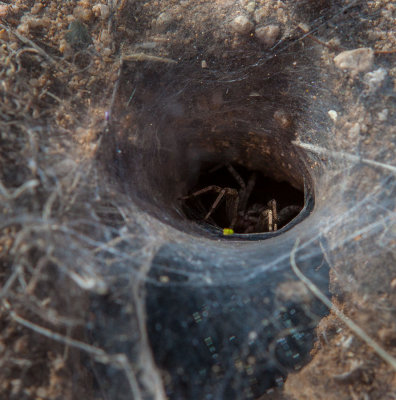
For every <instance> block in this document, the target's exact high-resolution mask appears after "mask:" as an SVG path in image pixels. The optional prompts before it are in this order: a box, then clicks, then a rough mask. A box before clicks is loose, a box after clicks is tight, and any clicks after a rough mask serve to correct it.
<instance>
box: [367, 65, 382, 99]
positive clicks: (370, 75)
mask: <svg viewBox="0 0 396 400" xmlns="http://www.w3.org/2000/svg"><path fill="white" fill-rule="evenodd" d="M385 77H386V70H385V69H384V68H378V69H377V70H375V71H373V72H367V74H365V75H364V83H365V84H366V85H367V86H368V88H369V89H368V91H369V92H370V93H374V92H375V91H376V90H377V89H379V88H380V87H381V85H382V82H383V81H384V79H385Z"/></svg>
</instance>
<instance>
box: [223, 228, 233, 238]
mask: <svg viewBox="0 0 396 400" xmlns="http://www.w3.org/2000/svg"><path fill="white" fill-rule="evenodd" d="M233 234H234V230H233V229H231V228H224V229H223V235H224V236H228V235H233Z"/></svg>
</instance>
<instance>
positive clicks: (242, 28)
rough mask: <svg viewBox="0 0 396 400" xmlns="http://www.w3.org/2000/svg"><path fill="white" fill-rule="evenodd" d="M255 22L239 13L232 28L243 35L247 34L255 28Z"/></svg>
mask: <svg viewBox="0 0 396 400" xmlns="http://www.w3.org/2000/svg"><path fill="white" fill-rule="evenodd" d="M253 26H254V25H253V22H252V21H250V20H249V18H247V17H245V16H244V15H239V16H238V17H236V18H235V19H234V20H233V21H232V23H231V27H232V29H233V30H234V31H235V32H237V33H240V34H241V35H246V34H248V33H249V32H251V30H252V29H253Z"/></svg>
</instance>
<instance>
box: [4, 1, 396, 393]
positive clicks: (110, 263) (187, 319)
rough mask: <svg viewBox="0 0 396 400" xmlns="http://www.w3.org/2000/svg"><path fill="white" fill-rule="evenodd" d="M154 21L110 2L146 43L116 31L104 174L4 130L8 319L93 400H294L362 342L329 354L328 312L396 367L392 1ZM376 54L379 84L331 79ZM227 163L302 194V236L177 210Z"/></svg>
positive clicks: (98, 151)
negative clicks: (70, 357)
mask: <svg viewBox="0 0 396 400" xmlns="http://www.w3.org/2000/svg"><path fill="white" fill-rule="evenodd" d="M157 3H158V5H157V6H155V5H150V4H149V5H147V6H144V2H140V1H135V2H134V1H130V2H111V4H109V6H110V8H111V9H112V11H113V12H114V13H115V14H114V15H115V17H114V19H113V20H112V22H111V23H112V24H113V28H114V26H115V27H117V26H118V27H125V26H127V25H126V21H128V18H134V20H136V21H138V20H139V17H140V20H139V21H140V22H139V23H140V24H142V25H141V26H140V25H139V26H140V28H141V29H140V31H141V32H140V33H139V34H135V36H133V35H132V36H131V37H129V36H128V31H127V30H126V29H124V28H123V29H120V30H119V32H124V33H122V34H121V33H120V35H121V36H120V37H121V39H119V41H120V43H121V42H122V43H123V45H122V46H121V45H120V49H119V54H120V55H121V54H122V58H121V56H120V58H118V60H120V59H121V61H120V62H117V63H114V64H113V65H112V68H113V69H114V70H115V71H116V79H113V80H112V83H111V84H109V87H108V88H107V92H108V93H109V96H108V97H107V98H106V99H105V104H106V106H105V110H106V112H107V114H106V115H108V116H109V118H108V119H105V118H104V117H103V118H102V120H100V121H99V122H97V126H99V127H100V131H101V134H100V139H99V140H98V142H97V143H96V147H95V149H94V150H95V151H94V153H95V157H93V158H92V157H90V156H87V155H86V154H84V151H81V149H79V146H76V145H75V143H74V141H72V140H71V138H68V137H65V136H63V135H62V134H61V133H60V132H59V130H58V129H57V127H55V126H51V123H49V124H44V123H43V124H37V123H33V122H32V120H27V121H25V122H26V123H25V124H22V125H21V126H18V128H15V129H17V131H18V133H19V135H17V137H15V135H12V133H13V132H14V131H13V130H12V129H14V126H13V125H12V122H10V121H9V120H7V119H5V121H3V122H4V124H3V125H4V126H5V127H7V128H5V129H7V131H6V132H8V135H7V136H4V138H3V139H2V140H3V145H2V148H3V149H5V150H6V151H5V152H4V154H3V155H2V159H1V162H2V164H3V167H4V168H3V170H4V172H3V175H2V181H0V183H1V185H0V196H1V199H2V204H3V205H2V209H3V212H2V215H1V218H0V224H1V229H2V232H3V233H4V237H5V238H12V240H11V244H9V245H8V249H9V251H6V252H3V254H2V259H1V263H2V287H1V289H0V293H1V296H0V297H1V299H2V307H3V311H4V313H5V314H6V315H7V318H9V319H11V320H12V321H14V322H16V323H17V324H18V325H20V326H23V327H24V328H27V329H28V330H29V331H33V332H34V333H35V334H38V335H39V336H40V337H41V338H43V339H42V340H47V341H48V342H46V343H47V346H48V347H49V348H51V346H54V345H53V343H58V344H59V343H61V344H62V345H64V346H65V347H67V348H70V349H72V350H73V351H75V352H77V353H78V354H80V355H81V359H80V361H79V368H81V369H84V370H85V369H86V370H87V371H89V373H90V374H93V376H94V378H93V383H91V382H88V383H87V382H84V380H83V379H80V378H79V379H77V381H78V385H77V389H76V393H83V392H84V390H88V389H89V390H88V392H90V393H91V394H90V395H92V398H103V399H165V398H170V399H191V400H194V399H256V398H259V397H260V396H268V397H267V398H275V397H271V396H275V394H277V395H282V396H285V397H284V398H286V399H289V398H291V397H289V396H292V395H293V388H291V387H289V386H288V378H287V377H288V376H292V375H290V374H293V376H296V377H298V376H299V375H298V374H299V372H301V371H304V369H303V368H304V367H305V366H306V365H308V368H309V365H310V364H309V363H310V361H311V362H314V360H315V357H317V358H319V357H321V354H322V353H324V354H326V352H328V351H331V350H332V349H333V348H334V347H335V341H336V340H344V339H345V341H346V338H347V337H348V335H349V333H348V332H349V331H347V328H345V327H343V328H342V329H344V330H342V329H341V330H339V331H338V332H337V335H338V336H337V335H336V334H335V336H334V340H333V339H329V340H330V342H329V343H330V345H328V346H327V347H326V346H322V348H320V342H319V341H318V335H317V332H316V331H315V329H316V327H317V325H318V324H319V323H320V321H321V320H323V318H326V317H328V316H329V314H330V311H331V310H329V303H327V302H326V299H327V300H328V301H332V300H334V302H336V303H337V304H339V305H341V306H342V308H343V312H341V310H340V309H339V308H336V309H335V310H333V311H332V315H333V316H334V314H335V315H336V317H337V318H341V319H343V320H344V322H345V320H346V321H349V319H347V318H346V317H345V315H344V314H347V315H350V314H351V315H353V317H354V319H355V320H356V321H355V322H356V324H355V325H348V324H347V326H348V328H349V329H351V332H352V335H353V336H354V337H355V338H356V339H355V342H354V343H363V344H364V345H367V346H368V347H369V348H371V349H373V354H374V355H373V356H372V357H375V355H377V356H379V358H380V360H381V362H382V363H383V364H381V365H385V366H386V367H385V368H387V370H388V371H389V370H391V369H392V368H393V369H395V360H394V358H392V353H391V351H390V349H389V347H387V345H386V344H387V342H386V340H385V339H384V340H381V338H379V339H378V338H376V337H375V339H376V340H374V341H373V340H372V337H373V333H372V332H373V331H381V330H382V329H384V328H388V327H389V326H390V327H391V328H392V326H393V325H392V322H391V321H392V318H393V317H394V310H395V308H394V304H395V299H394V293H393V297H392V290H393V291H394V285H395V284H394V279H395V278H394V277H395V262H394V261H395V260H394V255H395V243H396V242H395V233H396V231H395V195H396V190H395V189H396V185H395V172H396V167H395V166H394V154H395V142H394V140H395V135H394V125H395V124H394V122H395V119H394V113H393V107H394V99H395V95H394V89H393V85H394V71H393V69H392V62H393V63H394V55H393V53H391V52H387V51H386V50H387V48H386V47H385V48H384V44H383V42H381V39H378V38H379V37H380V35H379V34H378V31H382V32H386V29H388V28H389V25H387V23H386V21H388V20H387V17H389V15H391V13H392V12H394V10H393V11H392V8H391V6H389V4H390V3H387V2H385V1H384V2H383V7H382V8H381V7H379V8H378V6H376V5H375V4H372V3H370V2H367V3H366V2H361V1H337V2H328V1H320V2H312V1H302V2H298V4H295V2H285V6H284V7H281V6H279V3H278V2H265V1H261V2H258V1H257V2H250V3H248V2H222V1H214V2H201V3H199V4H198V3H194V4H193V3H189V2H184V3H186V5H187V4H190V6H191V7H187V8H186V5H185V6H184V7H185V8H182V7H183V4H182V3H183V2H181V3H180V4H173V2H170V1H169V2H168V1H166V0H163V1H160V2H157ZM253 3H254V4H255V6H254V7H253V6H252V5H251V6H249V4H253ZM249 7H251V8H252V9H251V10H250V8H249ZM121 10H122V11H121ZM249 10H250V11H249ZM260 10H263V11H262V14H260V13H259V12H260ZM280 10H281V11H280ZM386 10H387V12H388V14H386V12H385V11H386ZM182 11H183V13H185V14H183V13H182ZM241 13H242V14H243V15H247V16H248V17H249V18H250V20H251V21H254V20H255V18H256V19H257V20H258V21H259V22H255V25H256V26H260V25H268V24H269V23H272V21H278V22H277V23H278V24H279V25H280V26H281V33H280V34H279V36H278V37H277V39H276V40H275V41H274V42H273V43H272V45H271V46H266V45H263V43H260V42H259V41H258V40H257V37H256V36H257V34H256V36H255V35H250V34H241V33H240V32H238V31H236V32H235V28H233V26H234V25H233V24H234V22H233V21H234V20H235V17H236V16H237V15H240V14H241ZM178 15H179V17H177V16H178ZM180 15H181V16H182V17H180ZM260 15H261V16H260ZM260 18H261V19H260ZM276 18H277V19H276ZM154 20H155V21H156V22H153V21H154ZM137 23H138V22H137ZM306 27H308V30H307V29H306ZM143 28H144V29H143ZM233 29H234V31H233ZM238 29H241V28H238ZM250 31H252V32H253V31H254V28H253V27H252V28H251V29H250ZM250 31H249V32H250ZM122 35H124V36H122ZM161 35H162V36H161ZM164 38H167V40H164ZM318 39H319V40H320V42H319V43H318V42H317V40H318ZM323 43H325V44H323ZM380 45H382V47H379V48H380V49H381V50H378V46H380ZM128 46H130V48H131V49H132V50H130V48H129V49H128ZM366 47H367V48H373V49H374V50H375V52H374V53H375V54H374V56H373V57H374V59H373V62H372V65H371V67H370V68H369V69H367V70H365V71H361V72H357V73H355V71H354V70H353V69H348V68H347V69H346V70H342V69H339V68H337V67H336V66H335V63H334V56H335V55H337V54H338V53H340V52H342V50H353V49H356V48H366ZM125 49H128V50H125ZM150 49H154V50H153V52H152V53H150V51H149V50H150ZM149 53H150V56H148V54H149ZM117 54H118V53H117ZM203 61H205V63H203ZM115 67H117V68H115ZM109 68H110V67H109ZM87 73H88V72H87ZM96 100H97V101H98V102H99V97H97V98H96ZM100 101H102V102H103V98H100ZM92 107H93V108H94V106H92ZM276 113H278V114H276ZM7 115H8V114H7ZM276 115H278V116H279V115H284V116H285V118H286V119H285V120H282V119H280V118H279V117H276ZM274 116H275V117H274ZM9 119H10V118H9ZM279 121H280V122H279ZM282 121H283V122H282ZM59 148H61V149H62V151H59ZM230 161H238V162H241V163H242V164H243V165H244V166H245V167H248V168H250V169H252V170H255V169H260V168H261V169H264V171H265V172H266V173H267V174H268V175H269V176H270V177H271V178H273V179H275V180H280V181H282V180H283V181H288V182H289V183H290V184H291V185H292V186H293V187H294V188H299V189H302V190H303V191H305V197H306V206H305V209H304V212H303V213H302V214H301V216H300V218H299V219H298V220H296V223H295V224H293V225H292V226H290V227H288V228H287V229H284V230H282V231H279V232H277V233H274V234H263V235H259V236H252V237H243V235H242V236H240V235H231V236H230V237H222V236H221V235H219V233H218V232H213V231H210V229H207V227H205V226H202V225H200V224H197V223H196V221H191V220H189V219H188V218H187V217H186V214H185V212H183V210H182V207H181V203H180V201H179V199H180V197H181V196H183V195H186V193H187V192H188V190H190V189H191V188H192V187H194V185H195V184H196V182H197V180H198V179H199V175H200V174H201V173H202V171H205V170H207V169H208V168H209V166H213V165H214V164H216V163H219V164H221V163H224V162H230ZM10 165H16V166H17V167H16V168H15V169H12V168H10V167H9V166H10ZM308 195H309V196H308ZM310 201H312V204H311V203H310V204H308V203H309V202H310ZM3 247H6V248H7V246H3ZM392 285H393V286H392ZM392 288H393V289H392ZM46 299H47V300H46ZM48 299H50V300H48ZM46 302H47V303H49V304H50V306H49V307H48V308H47V306H46V305H45V304H47V303H46ZM364 306H367V307H368V310H369V311H368V312H369V315H370V317H371V321H367V320H365V319H364V318H363V317H362V314H363V312H362V311H360V310H361V309H362V308H363V307H364ZM359 307H360V308H359ZM351 310H352V311H351ZM88 314H89V315H88ZM352 323H354V322H353V321H352ZM351 326H352V328H351ZM356 326H357V329H356ZM359 329H360V330H359ZM318 333H319V334H320V333H321V331H318ZM370 333H371V334H370ZM343 338H344V339H343ZM331 340H333V341H331ZM359 341H361V342H359ZM342 343H344V342H342ZM345 346H346V345H345ZM354 346H357V345H356V344H354ZM314 347H315V349H316V352H317V353H316V354H315V357H312V356H311V355H310V352H311V350H312V349H313V348H314ZM318 348H320V350H318ZM345 348H347V347H345ZM352 349H354V351H355V357H356V362H357V363H359V362H360V361H361V358H359V357H361V355H359V354H358V350H357V348H356V347H352ZM384 349H385V350H384ZM320 351H322V353H320ZM351 351H352V350H351ZM318 352H319V353H318ZM337 356H338V357H339V360H340V362H346V361H345V360H346V356H345V355H344V356H343V355H342V354H341V355H340V354H339V353H337ZM370 357H371V356H370ZM317 358H316V359H317ZM76 374H78V373H76ZM294 374H296V375H294ZM297 379H298V378H297ZM307 382H309V381H307ZM26 385H28V383H26ZM306 385H309V383H306ZM311 386H312V387H310V389H312V390H314V388H313V386H314V385H313V384H312V382H311ZM88 387H89V388H88ZM318 387H319V390H320V388H321V387H322V386H320V385H318ZM79 390H81V391H80V392H79ZM294 390H297V389H294ZM391 390H392V389H390V392H389V393H391ZM302 393H303V392H302ZM300 394H301V392H300ZM330 395H331V394H329V396H330ZM95 396H96V397H95ZM89 398H90V397H89ZM264 398H266V397H264ZM329 398H330V397H329ZM378 398H381V397H380V396H379V397H378Z"/></svg>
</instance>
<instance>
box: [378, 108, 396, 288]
mask: <svg viewBox="0 0 396 400" xmlns="http://www.w3.org/2000/svg"><path fill="white" fill-rule="evenodd" d="M388 114H389V110H388V109H387V108H384V109H383V110H382V111H380V112H379V113H378V114H377V117H378V119H379V120H380V121H382V122H384V121H386V120H387V119H388ZM395 287H396V279H395Z"/></svg>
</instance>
